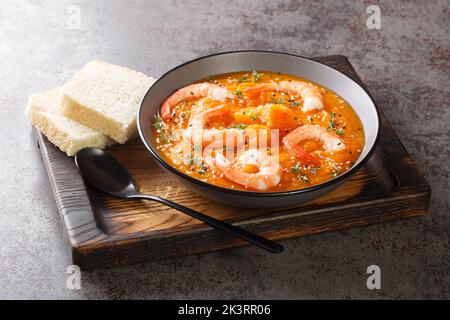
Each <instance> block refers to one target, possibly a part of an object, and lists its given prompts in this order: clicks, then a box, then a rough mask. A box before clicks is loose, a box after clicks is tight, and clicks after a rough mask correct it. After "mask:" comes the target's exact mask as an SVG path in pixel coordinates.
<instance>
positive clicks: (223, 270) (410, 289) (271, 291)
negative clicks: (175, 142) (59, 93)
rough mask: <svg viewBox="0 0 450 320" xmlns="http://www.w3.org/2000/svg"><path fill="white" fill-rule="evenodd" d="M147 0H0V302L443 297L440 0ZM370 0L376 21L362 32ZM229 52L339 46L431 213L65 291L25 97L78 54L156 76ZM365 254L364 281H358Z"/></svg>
mask: <svg viewBox="0 0 450 320" xmlns="http://www.w3.org/2000/svg"><path fill="white" fill-rule="evenodd" d="M162 2H163V1H154V3H150V2H147V1H130V0H127V1H106V0H104V1H95V2H94V1H90V2H88V1H85V2H84V1H77V0H73V1H67V2H66V1H45V3H46V4H45V5H43V4H41V1H37V0H36V1H32V0H30V1H1V0H0V84H1V86H0V119H1V120H0V123H1V126H0V136H1V139H0V150H2V153H1V155H2V156H1V158H0V159H1V160H0V183H1V185H2V189H3V190H2V192H1V193H0V205H1V209H0V298H75V299H78V298H94V299H97V298H99V299H105V298H276V299H277V298H287V299H295V298H450V266H449V261H450V250H449V249H450V238H449V228H450V213H449V209H450V199H449V196H448V192H449V189H450V188H449V178H450V167H449V158H450V148H449V141H450V133H449V132H450V131H449V130H450V129H449V124H450V107H449V100H450V89H449V86H448V83H449V80H450V79H449V67H450V66H449V65H450V51H449V50H450V49H449V44H450V36H449V35H450V24H449V21H450V3H449V1H448V0H446V1H408V2H398V1H396V2H395V4H394V3H391V2H390V1H373V2H372V1H371V2H367V1H356V2H355V1H347V2H346V3H345V4H339V3H340V1H324V2H320V3H319V2H318V1H314V2H313V1H311V2H304V1H229V0H228V1H186V0H183V1H164V4H162ZM373 3H375V4H378V5H379V6H380V7H381V13H382V21H381V23H382V29H381V30H369V29H367V27H366V18H367V16H368V15H367V14H366V8H367V6H368V5H369V4H373ZM70 5H76V6H78V7H79V9H80V10H81V28H80V29H79V30H77V29H75V30H73V29H70V28H68V24H67V23H68V17H70V14H69V15H68V13H70V12H71V11H70V10H71V8H70V7H69V6H70ZM67 10H68V11H69V12H68V11H67ZM233 49H269V50H279V51H286V52H290V53H296V54H301V55H305V56H319V55H329V54H343V55H346V56H348V57H349V59H350V61H351V62H352V63H353V65H354V66H355V68H356V70H357V71H358V72H359V74H360V75H361V77H362V78H363V79H364V80H365V81H366V82H367V84H368V86H369V88H370V90H371V92H372V94H373V97H374V99H375V100H376V102H377V103H378V104H379V105H380V106H381V107H382V108H383V111H384V113H385V114H386V116H387V117H388V119H389V120H390V121H391V123H392V125H393V126H394V128H395V129H396V131H397V133H398V134H399V136H400V138H401V139H402V141H403V142H404V144H405V145H406V147H407V149H408V150H409V152H410V153H411V154H412V155H413V157H414V158H415V159H416V161H417V163H418V165H419V166H420V168H421V169H422V171H423V172H424V174H425V175H426V177H427V179H428V181H429V182H430V184H431V187H432V190H433V197H432V203H431V212H432V215H431V216H428V217H425V218H414V219H409V220H403V221H398V222H394V223H387V224H382V225H375V226H371V227H367V228H357V229H351V230H347V231H340V232H330V233H326V234H321V235H314V236H309V237H303V238H299V239H296V240H289V241H283V244H284V245H285V246H286V251H285V252H284V253H283V254H281V255H277V256H274V255H270V254H266V253H265V252H262V251H261V250H257V249H255V248H251V247H248V248H243V249H236V250H229V251H225V252H219V253H212V254H205V255H199V256H193V257H187V258H180V259H174V260H170V261H162V262H155V263H148V264H143V265H138V266H134V267H129V268H125V269H117V270H111V271H98V272H90V273H83V275H82V289H81V290H79V291H70V290H68V289H67V288H66V284H65V283H66V278H67V274H66V273H65V271H66V268H67V266H68V265H69V264H70V257H69V254H68V250H67V247H66V243H65V241H64V238H63V236H62V232H61V228H62V226H61V224H60V222H59V218H58V216H57V209H56V207H55V203H54V199H53V196H52V193H51V190H50V186H49V182H48V179H47V176H46V172H45V169H44V166H43V164H42V161H41V158H40V155H39V153H38V151H37V149H36V144H35V142H34V140H33V138H32V135H31V130H30V125H29V123H28V122H27V121H26V119H25V118H24V115H23V110H24V107H25V103H26V101H27V97H28V95H29V94H30V93H33V92H36V91H41V90H44V89H47V88H51V87H53V86H57V85H60V84H62V83H64V81H65V80H67V79H68V78H69V76H70V75H71V74H72V73H73V72H74V71H75V70H77V69H79V68H80V67H81V66H83V64H85V63H86V62H87V61H88V60H91V59H93V58H99V59H104V60H106V61H110V62H112V63H117V64H121V65H125V66H128V67H131V68H134V69H137V70H141V71H143V72H145V73H147V74H149V75H152V76H155V77H158V76H159V75H161V74H162V73H163V72H164V71H165V70H167V69H168V68H170V67H173V66H175V65H177V64H179V63H181V62H183V61H186V60H188V59H191V58H194V57H197V56H200V55H204V54H209V53H213V52H217V51H225V50H233ZM371 264H377V265H379V266H380V267H381V269H382V290H380V291H369V290H367V288H366V285H365V282H366V277H367V275H366V273H365V271H366V268H367V266H368V265H371Z"/></svg>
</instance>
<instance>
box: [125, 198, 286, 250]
mask: <svg viewBox="0 0 450 320" xmlns="http://www.w3.org/2000/svg"><path fill="white" fill-rule="evenodd" d="M130 198H133V199H146V200H152V201H156V202H159V203H162V204H165V205H166V206H169V207H171V208H174V209H176V210H178V211H181V212H183V213H186V214H187V215H189V216H191V217H193V218H196V219H198V220H200V221H203V222H204V223H206V224H208V225H210V226H211V227H214V228H217V229H220V230H222V231H225V232H227V233H229V234H232V235H233V236H235V237H238V238H240V239H243V240H245V241H248V242H250V243H252V244H254V245H256V246H258V247H260V248H263V249H265V250H267V251H269V252H272V253H280V252H282V251H283V246H282V245H281V244H278V243H276V242H275V241H272V240H269V239H266V238H264V237H261V236H258V235H257V234H254V233H251V232H249V231H246V230H244V229H241V228H239V227H235V226H233V225H232V224H229V223H227V222H224V221H220V220H217V219H215V218H213V217H210V216H207V215H205V214H203V213H200V212H198V211H195V210H192V209H190V208H187V207H185V206H182V205H180V204H178V203H175V202H172V201H170V200H167V199H164V198H161V197H157V196H151V195H146V194H139V195H136V196H131V197H130Z"/></svg>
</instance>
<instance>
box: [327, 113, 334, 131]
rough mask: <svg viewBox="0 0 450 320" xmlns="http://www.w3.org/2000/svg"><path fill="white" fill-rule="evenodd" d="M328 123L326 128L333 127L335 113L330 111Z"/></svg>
mask: <svg viewBox="0 0 450 320" xmlns="http://www.w3.org/2000/svg"><path fill="white" fill-rule="evenodd" d="M330 118H331V119H330V124H329V125H328V129H334V128H335V127H336V123H334V120H335V119H336V113H335V112H331V113H330Z"/></svg>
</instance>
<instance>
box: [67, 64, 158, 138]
mask: <svg viewBox="0 0 450 320" xmlns="http://www.w3.org/2000/svg"><path fill="white" fill-rule="evenodd" d="M154 81H155V79H153V78H151V77H148V76H146V75H145V74H143V73H140V72H137V71H133V70H130V69H128V68H125V67H120V66H116V65H113V64H109V63H106V62H102V61H98V60H94V61H91V62H89V63H88V64H86V65H85V66H84V67H83V69H81V70H80V71H78V72H77V73H75V75H74V76H73V77H72V79H70V80H69V81H68V82H67V83H66V84H65V85H64V87H63V89H62V110H63V113H64V114H65V115H66V116H68V117H69V118H72V119H74V120H77V121H79V122H81V123H83V124H85V125H87V126H88V127H91V128H92V129H94V130H97V131H100V132H101V133H103V134H105V135H107V136H109V137H111V138H113V139H114V140H116V141H117V142H119V143H125V142H126V141H127V140H128V139H129V138H130V137H133V136H135V135H136V133H137V127H136V113H137V109H138V107H139V104H140V102H141V99H142V97H143V96H144V95H145V93H146V92H147V90H148V89H149V88H150V86H151V85H152V84H153V82H154Z"/></svg>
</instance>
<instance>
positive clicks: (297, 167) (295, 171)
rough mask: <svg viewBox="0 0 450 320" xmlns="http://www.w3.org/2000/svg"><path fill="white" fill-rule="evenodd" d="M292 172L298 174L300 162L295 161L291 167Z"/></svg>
mask: <svg viewBox="0 0 450 320" xmlns="http://www.w3.org/2000/svg"><path fill="white" fill-rule="evenodd" d="M291 171H292V173H295V174H300V173H301V170H300V162H297V163H296V164H295V166H294V167H292V168H291Z"/></svg>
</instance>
